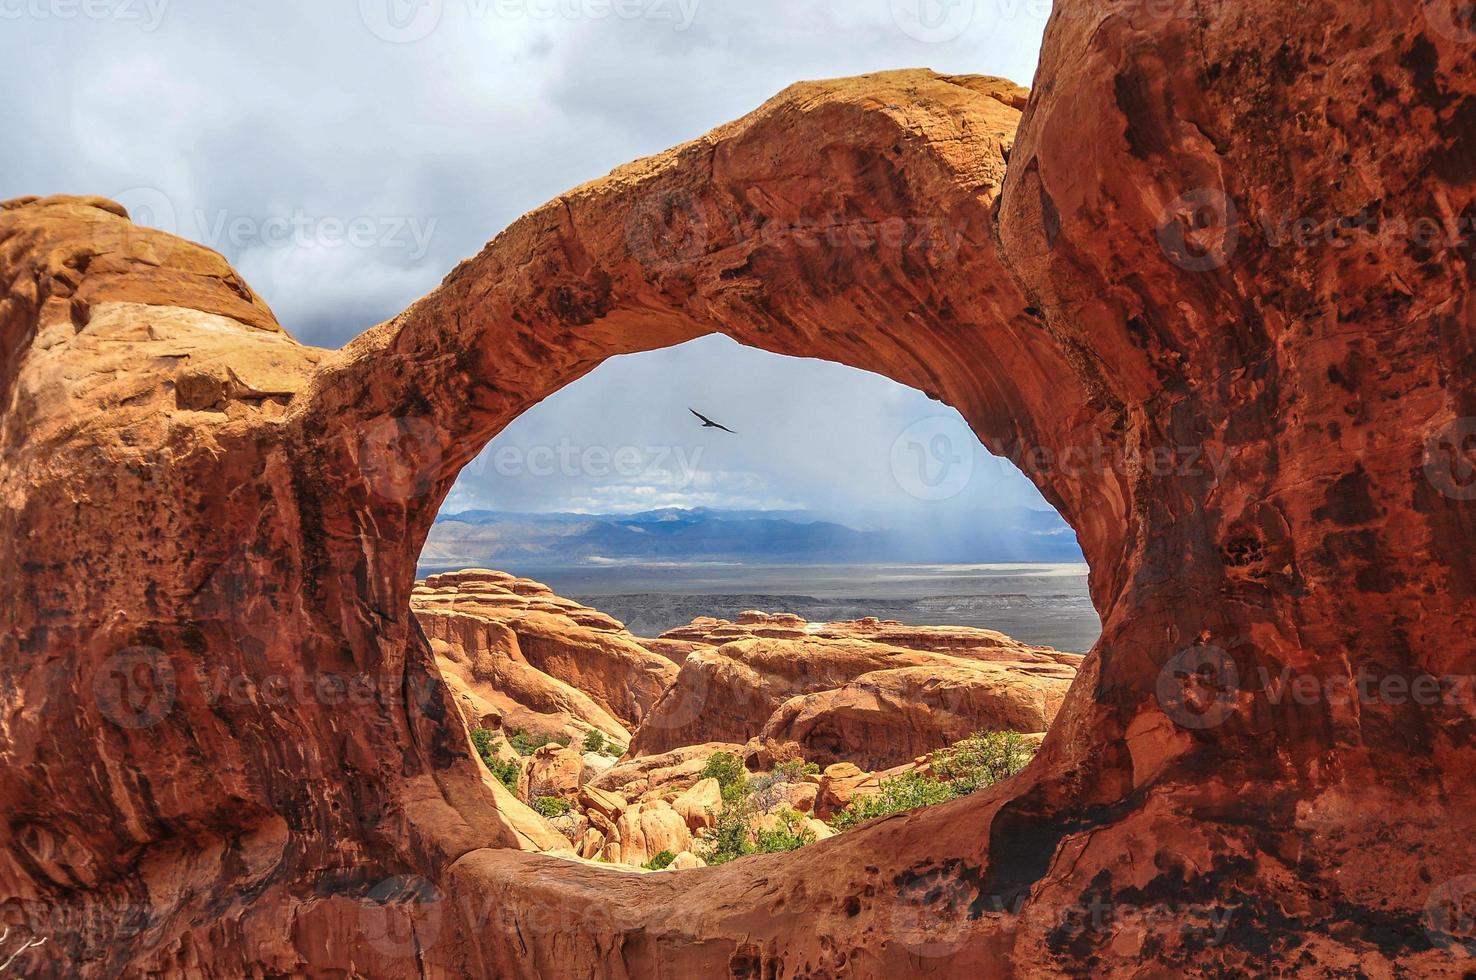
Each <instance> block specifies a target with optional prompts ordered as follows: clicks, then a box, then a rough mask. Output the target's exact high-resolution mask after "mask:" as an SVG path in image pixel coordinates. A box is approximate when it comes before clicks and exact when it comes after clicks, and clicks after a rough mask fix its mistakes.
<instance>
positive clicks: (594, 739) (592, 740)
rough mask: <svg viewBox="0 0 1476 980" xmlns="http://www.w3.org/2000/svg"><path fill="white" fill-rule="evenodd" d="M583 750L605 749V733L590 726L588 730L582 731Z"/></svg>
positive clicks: (596, 750)
mask: <svg viewBox="0 0 1476 980" xmlns="http://www.w3.org/2000/svg"><path fill="white" fill-rule="evenodd" d="M584 751H586V752H603V751H605V735H604V733H603V732H601V731H600V730H599V729H598V728H591V729H590V730H589V731H587V732H585V733H584Z"/></svg>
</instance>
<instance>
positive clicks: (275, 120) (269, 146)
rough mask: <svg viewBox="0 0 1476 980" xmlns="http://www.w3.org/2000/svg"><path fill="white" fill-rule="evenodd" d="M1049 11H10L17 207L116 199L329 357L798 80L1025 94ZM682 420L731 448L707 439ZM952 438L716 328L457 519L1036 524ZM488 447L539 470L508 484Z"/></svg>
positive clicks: (882, 400) (884, 390)
mask: <svg viewBox="0 0 1476 980" xmlns="http://www.w3.org/2000/svg"><path fill="white" fill-rule="evenodd" d="M1048 13H1049V8H1048V4H1046V3H1044V2H1042V0H830V2H803V0H332V2H315V3H301V2H299V0H262V2H256V3H252V4H249V5H235V6H226V5H211V4H205V3H200V2H197V0H0V85H3V87H4V104H5V106H6V109H5V115H6V125H7V132H8V135H9V139H8V141H7V147H6V156H5V161H4V163H3V165H0V197H14V196H20V195H27V194H43V195H44V194H53V193H87V194H103V195H107V196H111V197H114V198H116V199H119V200H121V201H122V202H123V203H124V204H125V205H127V206H128V207H129V208H130V210H131V211H132V213H133V214H134V215H135V217H136V218H138V219H139V220H142V221H145V222H147V223H151V224H155V225H158V226H160V227H165V228H167V229H168V230H171V231H173V232H175V233H177V234H180V235H182V236H184V237H186V238H190V239H192V240H195V241H199V242H201V243H203V244H205V245H208V246H210V247H212V248H215V249H217V250H218V251H220V252H221V253H222V254H224V255H225V256H226V257H227V258H228V259H229V260H231V261H232V262H233V263H234V264H235V265H236V266H237V267H238V268H239V269H240V270H241V272H242V273H243V274H244V275H245V276H246V277H247V278H248V279H249V280H250V281H251V282H252V284H253V285H254V286H255V287H256V289H257V290H258V292H260V293H261V295H262V296H264V297H265V298H266V299H267V301H268V302H270V303H271V305H272V306H273V308H274V309H275V310H276V312H277V314H278V316H279V317H280V319H281V320H282V322H283V325H284V326H286V327H287V329H288V330H289V331H291V332H292V333H293V334H294V335H295V336H297V337H298V338H299V339H302V340H304V341H305V342H309V343H314V344H320V345H324V346H330V347H331V346H338V345H340V344H342V343H344V342H345V341H347V340H348V339H349V338H351V337H353V336H354V335H356V334H358V333H359V332H361V331H362V330H364V329H365V328H367V327H369V326H372V325H373V324H374V323H376V322H379V321H382V320H384V319H387V318H388V317H390V316H392V315H394V314H395V313H397V312H399V311H400V310H402V309H404V308H405V307H406V306H408V305H409V304H410V303H411V302H412V301H414V299H416V298H417V297H418V296H420V295H422V294H424V293H425V292H427V291H428V290H430V289H431V288H433V287H434V286H435V285H436V284H437V283H438V282H439V281H440V279H441V278H442V277H443V276H444V275H445V274H446V272H447V271H449V270H450V269H451V268H452V267H453V266H454V265H455V263H456V262H457V261H459V260H460V259H462V258H464V257H465V256H467V255H471V254H473V253H475V252H476V251H478V250H479V249H480V248H481V246H482V245H483V243H484V242H485V241H486V240H487V239H488V238H490V237H491V236H492V235H494V234H496V232H497V231H499V230H500V229H501V228H503V227H504V226H506V225H507V224H508V223H509V222H511V221H512V220H513V219H515V218H516V217H517V216H518V215H520V214H522V213H524V212H526V211H528V210H530V209H531V208H534V207H536V206H538V205H539V204H541V203H542V202H543V201H545V200H548V199H549V198H551V197H552V196H554V195H556V194H558V193H560V192H561V191H563V190H565V189H567V188H568V187H571V186H574V185H576V184H579V183H581V182H583V181H585V180H588V179H590V178H592V177H595V176H598V175H601V174H603V173H606V172H608V171H609V170H610V169H611V168H612V167H614V166H617V165H619V164H621V163H624V162H626V161H628V160H631V159H634V158H637V157H640V156H643V155H646V154H650V153H654V152H658V151H660V150H662V149H665V148H666V147H668V146H671V145H674V144H676V143H679V142H682V141H684V140H687V139H690V138H692V137H694V136H696V135H699V134H701V133H703V132H705V131H706V130H708V129H710V128H712V127H713V126H716V125H718V124H720V123H722V122H724V121H727V120H729V119H732V118H735V117H737V116H739V115H742V114H743V113H745V112H747V111H749V110H750V109H752V108H753V107H755V106H757V105H758V104H759V103H761V102H762V101H764V100H765V99H767V98H768V97H770V96H771V95H773V94H774V93H775V92H777V91H778V90H780V89H781V88H783V87H784V86H786V85H788V84H790V83H791V82H794V81H796V80H800V79H807V78H824V77H832V76H840V75H851V74H859V73H863V72H868V71H875V70H880V69H887V68H899V67H909V66H918V65H925V66H928V67H932V68H935V69H937V70H939V71H945V72H981V71H982V72H988V73H992V74H999V75H1005V76H1008V77H1011V78H1014V79H1016V80H1017V81H1020V82H1022V83H1028V82H1029V81H1030V78H1031V76H1032V74H1033V73H1034V70H1035V62H1036V57H1037V53H1038V49H1039V45H1040V37H1041V32H1042V30H1043V27H1044V23H1045V18H1046V16H1047V15H1048ZM689 404H690V405H692V406H693V407H697V408H698V409H699V410H701V411H705V412H708V413H709V414H711V415H713V417H715V418H717V419H719V420H720V421H724V422H725V423H727V424H729V425H730V426H731V427H733V428H735V429H737V430H738V431H739V432H740V436H739V437H737V438H730V437H724V434H722V433H713V432H712V431H711V430H707V431H706V432H705V433H704V432H703V431H701V430H697V429H696V428H695V420H693V419H692V418H691V417H690V416H689V415H687V411H686V410H687V407H688V405H689ZM950 427H952V428H950ZM960 427H961V423H959V422H958V421H957V416H956V415H954V414H953V413H952V412H951V411H950V410H949V409H946V408H945V407H943V406H940V405H937V404H935V403H932V402H929V401H928V400H927V399H926V398H924V397H923V396H922V395H921V394H919V393H917V392H913V391H910V390H907V389H904V388H901V387H899V386H897V385H895V384H892V383H891V382H889V381H886V380H885V379H881V378H877V377H875V376H872V375H867V374H864V373H862V372H859V371H852V370H849V369H845V368H841V367H838V366H836V365H831V364H824V363H820V362H814V361H803V360H794V359H784V358H778V357H774V356H772V355H767V354H762V353H760V352H756V351H747V350H742V349H738V348H736V346H735V345H733V344H732V343H731V342H729V341H726V340H724V339H722V338H708V339H704V340H701V341H696V342H694V343H692V344H688V345H684V346H683V347H681V348H677V349H673V350H669V351H658V352H654V353H651V354H646V355H638V356H634V357H631V358H625V359H620V360H617V361H612V362H610V363H608V364H606V365H605V366H604V367H602V368H601V369H600V370H599V371H597V372H595V374H593V375H591V376H590V377H589V378H586V379H585V380H584V381H582V382H580V383H578V384H576V385H573V386H571V387H570V388H568V389H566V390H565V391H563V392H560V393H559V394H558V395H556V396H554V397H553V398H551V399H549V400H548V401H546V402H545V403H544V404H543V405H541V406H539V407H538V408H537V409H535V410H534V411H533V412H531V413H529V415H527V416H525V417H524V418H523V419H521V420H519V421H518V422H517V423H516V424H515V425H514V426H513V427H512V428H511V429H509V430H508V432H506V433H504V435H503V436H502V437H501V438H499V440H498V441H497V442H496V443H494V445H493V446H492V447H491V448H490V449H489V453H488V454H484V455H483V457H482V459H481V460H479V461H478V463H477V464H476V465H474V466H473V467H471V468H470V469H469V470H468V472H467V473H466V475H465V476H464V477H463V479H462V480H461V482H460V484H459V485H458V487H457V489H456V491H455V492H454V494H453V497H452V500H451V502H450V505H449V506H451V507H455V506H465V507H476V506H495V507H498V508H504V509H530V510H559V509H575V510H632V509H644V508H647V507H660V506H670V505H681V506H697V505H702V506H713V507H744V508H764V509H768V508H782V509H807V510H814V511H817V512H824V513H827V514H832V515H850V517H851V519H853V520H856V521H863V520H869V519H872V515H876V514H880V515H883V519H891V518H886V517H885V515H892V517H894V518H895V519H896V520H898V521H902V520H905V521H911V522H922V523H924V524H927V523H934V524H937V525H938V526H940V527H943V528H945V529H946V527H947V526H948V525H949V523H950V521H952V520H955V519H959V518H957V517H950V516H948V515H963V514H967V513H970V512H972V511H974V510H976V509H978V508H981V507H988V506H996V505H1004V506H1014V505H1021V504H1023V505H1026V506H1031V507H1039V508H1044V507H1045V504H1044V501H1042V500H1041V499H1040V497H1039V495H1038V494H1036V492H1035V490H1034V488H1033V487H1031V486H1030V485H1029V483H1028V482H1027V481H1025V479H1024V478H1023V477H1022V476H1020V475H1019V474H1018V472H1015V471H1013V470H1012V468H1010V467H1008V465H1006V464H1001V463H1000V462H999V461H997V460H994V459H993V458H992V457H989V456H988V455H987V454H985V453H984V452H983V450H982V448H981V447H978V446H977V443H971V444H969V445H964V437H960V436H958V435H957V433H958V431H959V428H960ZM909 432H910V433H911V435H906V434H907V433H909ZM720 437H722V438H720ZM965 437H966V433H965ZM940 438H942V439H943V441H942V442H940V441H939V439H940ZM899 440H901V441H900V442H899ZM954 443H957V444H958V445H957V447H956V448H955V447H954ZM899 446H900V447H901V448H900V449H899ZM539 447H543V448H544V449H545V450H547V451H549V452H552V454H553V456H552V460H553V467H552V471H551V472H549V473H548V474H547V475H543V476H531V475H529V467H530V466H531V465H534V464H537V465H538V467H539V470H540V472H542V471H543V470H544V469H546V468H547V467H546V466H544V465H543V463H541V462H539V461H540V460H544V459H545V455H546V454H545V453H544V452H540V453H539V455H538V456H537V457H536V458H530V457H528V456H527V455H526V453H527V451H529V450H536V449H539ZM939 447H942V448H941V449H940V448H939ZM498 450H513V451H518V452H523V453H524V455H523V456H522V457H520V458H519V459H517V460H516V461H515V460H514V457H513V456H512V455H509V454H507V453H504V455H503V457H502V459H503V465H501V466H500V467H499V465H498V464H497V461H496V459H495V454H496V452H497V451H498ZM576 450H577V457H576V459H575V462H574V463H573V464H572V466H571V465H566V460H567V459H568V458H569V456H568V454H569V453H570V452H574V451H576ZM620 450H627V451H626V452H624V454H623V455H621V456H619V458H618V459H617V458H616V454H617V453H618V452H619V451H620ZM591 452H592V453H593V455H592V456H590V455H589V454H590V453H591ZM662 452H665V455H664V456H663V457H662V458H660V459H656V458H655V457H656V455H658V454H660V453H662ZM679 452H680V453H685V454H686V455H684V456H682V455H679ZM606 454H608V455H609V457H610V458H609V459H608V460H607V459H605V455H606ZM633 454H634V455H633ZM637 455H638V456H639V459H637ZM965 469H967V470H968V473H967V477H966V478H963V479H961V478H960V474H961V473H962V472H963V470H965ZM571 471H572V472H571ZM899 474H901V475H900V476H899ZM909 474H913V475H909ZM940 474H941V475H940ZM950 481H952V483H950ZM953 483H957V484H959V486H957V487H955V486H953V485H952V484H953ZM950 491H951V492H950Z"/></svg>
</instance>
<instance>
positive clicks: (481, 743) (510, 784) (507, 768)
mask: <svg viewBox="0 0 1476 980" xmlns="http://www.w3.org/2000/svg"><path fill="white" fill-rule="evenodd" d="M493 734H494V733H493V732H489V731H488V730H487V729H485V728H478V729H477V730H476V731H474V732H472V733H471V740H472V747H473V748H475V749H476V750H477V755H479V756H481V757H482V761H483V762H485V763H486V764H487V768H488V769H489V770H491V771H492V775H494V776H496V777H497V779H498V780H499V781H500V782H501V783H502V785H504V786H506V787H507V788H508V789H510V790H512V791H513V792H514V793H516V792H517V791H518V772H519V771H520V769H521V768H522V767H521V766H519V765H518V764H517V762H515V761H514V760H512V759H509V760H507V761H506V762H501V761H499V760H498V758H497V753H496V752H494V751H493V749H492V738H493Z"/></svg>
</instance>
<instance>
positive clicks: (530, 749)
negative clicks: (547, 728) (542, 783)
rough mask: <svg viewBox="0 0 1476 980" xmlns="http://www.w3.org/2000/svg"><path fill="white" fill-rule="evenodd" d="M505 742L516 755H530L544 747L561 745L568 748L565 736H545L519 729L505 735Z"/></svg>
mask: <svg viewBox="0 0 1476 980" xmlns="http://www.w3.org/2000/svg"><path fill="white" fill-rule="evenodd" d="M507 741H508V744H510V745H511V746H512V747H513V751H514V752H516V753H517V754H518V755H532V754H533V753H534V752H536V751H537V750H538V749H541V748H543V747H544V746H545V745H562V746H563V747H564V748H568V747H569V736H567V735H545V734H542V733H540V732H529V731H525V730H524V729H521V728H514V729H513V730H512V731H510V732H508V734H507Z"/></svg>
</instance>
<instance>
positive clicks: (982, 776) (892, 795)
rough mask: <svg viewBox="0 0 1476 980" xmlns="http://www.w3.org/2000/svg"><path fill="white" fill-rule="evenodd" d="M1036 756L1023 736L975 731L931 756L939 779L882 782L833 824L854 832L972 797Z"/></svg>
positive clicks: (905, 777) (910, 776)
mask: <svg viewBox="0 0 1476 980" xmlns="http://www.w3.org/2000/svg"><path fill="white" fill-rule="evenodd" d="M1034 755H1035V749H1034V747H1033V746H1031V745H1030V743H1028V742H1026V741H1025V739H1024V738H1022V737H1021V736H1020V734H1019V733H1018V732H975V733H974V734H973V735H970V736H969V737H968V738H965V739H962V740H961V741H958V742H955V743H954V744H952V745H950V746H949V747H948V748H946V749H938V750H937V751H935V752H934V753H933V754H932V758H931V759H930V764H931V767H932V771H933V773H934V775H931V776H925V775H923V774H922V773H917V772H909V773H905V774H904V775H901V776H898V777H896V778H895V779H883V780H882V781H881V785H880V787H879V791H878V792H877V793H876V794H875V795H873V796H863V797H861V798H860V799H858V800H855V801H853V802H852V803H851V805H850V806H848V807H846V808H845V809H844V810H842V811H841V812H840V813H838V814H836V816H835V818H834V819H832V820H831V825H832V826H833V827H835V828H836V829H837V830H849V829H851V828H852V827H855V826H857V825H858V824H862V823H865V822H866V821H868V820H875V819H876V818H877V817H885V816H890V815H891V814H893V813H901V812H903V811H904V810H913V809H916V808H917V807H920V806H931V805H933V804H935V803H947V802H948V801H949V800H956V799H958V798H959V797H962V796H968V795H969V794H970V793H973V792H976V791H978V790H981V789H984V788H985V787H986V786H993V785H994V784H995V783H997V782H999V781H1000V780H1002V779H1008V778H1009V777H1010V776H1013V775H1015V773H1017V772H1019V771H1020V770H1021V769H1024V768H1025V766H1026V765H1027V764H1029V762H1030V759H1031V757H1032V756H1034Z"/></svg>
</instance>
